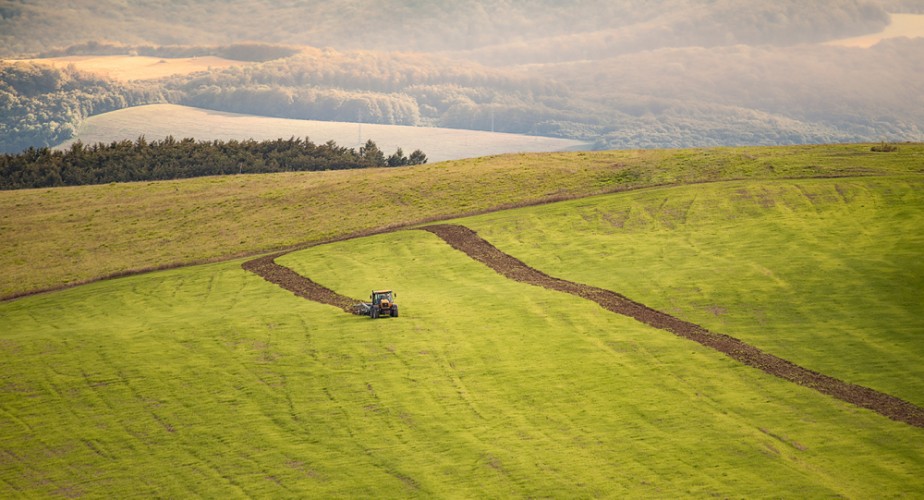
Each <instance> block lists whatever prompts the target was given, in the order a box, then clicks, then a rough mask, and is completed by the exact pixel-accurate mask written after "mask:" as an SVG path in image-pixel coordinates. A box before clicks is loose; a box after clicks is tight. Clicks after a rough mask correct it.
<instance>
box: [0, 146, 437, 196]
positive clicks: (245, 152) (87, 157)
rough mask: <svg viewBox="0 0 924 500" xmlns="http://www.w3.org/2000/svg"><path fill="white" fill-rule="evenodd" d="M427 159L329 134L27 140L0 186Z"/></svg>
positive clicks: (0, 175)
mask: <svg viewBox="0 0 924 500" xmlns="http://www.w3.org/2000/svg"><path fill="white" fill-rule="evenodd" d="M426 162H427V155H426V154H424V153H423V152H422V151H420V150H419V149H418V150H415V151H414V152H413V153H411V154H410V156H406V155H405V154H404V152H403V151H402V150H401V148H398V150H397V151H395V152H394V153H393V154H392V155H390V156H388V157H386V156H385V153H384V152H382V150H380V149H379V148H378V146H377V145H376V144H375V142H373V141H371V140H370V141H367V142H366V144H365V145H364V146H362V147H360V148H359V150H358V151H357V150H355V149H353V148H345V147H341V146H338V145H337V144H336V143H334V142H333V141H328V142H327V143H324V144H320V145H318V144H315V143H313V142H312V141H311V140H309V139H308V138H305V139H299V138H294V137H293V138H290V139H277V140H274V141H259V142H258V141H254V140H246V141H196V140H194V139H192V138H186V139H181V140H176V139H174V138H173V137H167V138H166V139H164V140H162V141H150V142H149V141H147V140H145V139H144V137H139V138H138V139H137V140H135V141H129V140H124V141H118V142H113V143H111V144H93V145H84V144H83V143H81V142H79V141H78V142H76V143H74V144H72V145H71V147H70V148H69V149H67V150H65V151H53V150H50V149H48V148H39V149H35V148H29V149H28V150H26V151H24V152H23V153H20V154H16V155H10V154H4V155H0V189H24V188H37V187H59V186H79V185H86V184H107V183H110V182H133V181H153V180H165V179H185V178H190V177H202V176H207V175H229V174H244V173H247V174H255V173H272V172H296V171H318V170H345V169H356V168H371V167H402V166H406V165H419V164H423V163H426Z"/></svg>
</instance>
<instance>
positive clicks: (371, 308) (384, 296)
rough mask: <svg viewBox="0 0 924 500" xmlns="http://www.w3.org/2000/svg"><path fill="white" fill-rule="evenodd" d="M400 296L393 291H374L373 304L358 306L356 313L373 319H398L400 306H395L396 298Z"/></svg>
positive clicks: (367, 303) (364, 303)
mask: <svg viewBox="0 0 924 500" xmlns="http://www.w3.org/2000/svg"><path fill="white" fill-rule="evenodd" d="M397 296H398V294H397V293H394V292H392V291H391V290H373V291H372V295H371V297H370V298H371V300H372V302H363V303H361V304H356V306H355V308H354V312H355V313H356V314H359V315H362V316H366V315H368V316H369V317H370V318H372V319H376V318H380V317H382V316H391V317H392V318H397V317H398V304H395V297H397Z"/></svg>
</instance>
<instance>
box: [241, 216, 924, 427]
mask: <svg viewBox="0 0 924 500" xmlns="http://www.w3.org/2000/svg"><path fill="white" fill-rule="evenodd" d="M421 229H423V230H425V231H429V232H431V233H433V234H435V235H437V236H439V237H440V238H442V239H443V240H444V241H446V243H448V244H449V245H450V246H452V247H453V248H455V249H457V250H460V251H462V252H464V253H465V254H466V255H468V256H469V257H471V258H472V259H474V260H477V261H478V262H481V263H483V264H485V265H486V266H488V267H490V268H491V269H493V270H495V271H497V272H498V273H499V274H501V275H503V276H505V277H507V278H509V279H512V280H514V281H519V282H522V283H528V284H530V285H535V286H541V287H543V288H547V289H550V290H557V291H560V292H565V293H570V294H572V295H576V296H578V297H581V298H584V299H587V300H591V301H594V302H596V303H597V304H599V305H600V306H602V307H603V308H604V309H607V310H609V311H612V312H615V313H617V314H622V315H625V316H628V317H630V318H634V319H636V320H638V321H640V322H642V323H645V324H646V325H650V326H653V327H655V328H658V329H661V330H665V331H668V332H671V333H673V334H675V335H677V336H679V337H683V338H686V339H689V340H692V341H694V342H697V343H699V344H701V345H704V346H706V347H710V348H712V349H715V350H716V351H719V352H721V353H723V354H725V355H727V356H729V357H731V358H733V359H735V360H737V361H740V362H741V363H744V364H745V365H748V366H752V367H754V368H757V369H760V370H763V371H764V372H766V373H769V374H770V375H774V376H776V377H779V378H782V379H784V380H788V381H790V382H794V383H796V384H799V385H801V386H804V387H808V388H811V389H814V390H816V391H818V392H821V393H823V394H827V395H829V396H833V397H835V398H837V399H840V400H842V401H845V402H847V403H850V404H853V405H856V406H859V407H861V408H866V409H868V410H872V411H875V412H876V413H879V414H881V415H884V416H886V417H888V418H890V419H892V420H897V421H899V422H905V423H907V424H910V425H913V426H915V427H924V408H920V407H918V406H916V405H914V404H912V403H909V402H907V401H904V400H902V399H899V398H896V397H894V396H890V395H888V394H885V393H882V392H879V391H876V390H873V389H870V388H868V387H863V386H859V385H855V384H850V383H847V382H844V381H842V380H839V379H836V378H833V377H829V376H827V375H823V374H821V373H818V372H815V371H812V370H809V369H807V368H803V367H801V366H799V365H796V364H793V363H791V362H789V361H786V360H785V359H782V358H779V357H777V356H774V355H772V354H769V353H766V352H763V351H761V350H760V349H758V348H756V347H754V346H751V345H748V344H746V343H744V342H742V341H741V340H738V339H736V338H734V337H730V336H728V335H724V334H720V333H714V332H711V331H709V330H706V329H705V328H703V327H701V326H699V325H695V324H693V323H690V322H688V321H684V320H681V319H679V318H675V317H673V316H671V315H669V314H667V313H663V312H661V311H656V310H654V309H651V308H650V307H647V306H645V305H643V304H640V303H638V302H635V301H633V300H630V299H628V298H626V297H624V296H622V295H620V294H618V293H616V292H612V291H610V290H604V289H602V288H597V287H593V286H589V285H582V284H580V283H574V282H571V281H567V280H562V279H558V278H553V277H551V276H549V275H547V274H545V273H543V272H541V271H539V270H536V269H533V268H531V267H529V266H527V265H526V264H524V263H523V262H522V261H520V260H519V259H516V258H515V257H512V256H510V255H507V254H505V253H504V252H501V251H500V250H498V249H497V248H496V247H495V246H494V245H491V244H490V243H488V242H487V241H485V240H484V239H482V238H481V237H479V236H478V235H477V234H476V233H475V232H474V231H472V230H471V229H469V228H467V227H464V226H457V225H450V224H437V225H431V226H426V227H423V228H421ZM280 255H283V254H274V255H268V256H264V257H260V258H257V259H254V260H250V261H247V262H245V263H244V264H243V266H242V267H243V268H244V269H246V270H248V271H251V272H253V273H255V274H257V275H259V276H262V277H263V278H264V279H266V280H267V281H269V282H271V283H275V284H277V285H279V286H280V287H282V288H284V289H286V290H289V291H291V292H292V293H294V294H295V295H298V296H299V297H304V298H306V299H309V300H313V301H315V302H320V303H322V304H328V305H332V306H334V307H337V308H340V309H342V310H344V311H345V312H348V313H352V306H353V304H355V303H357V302H359V301H358V300H356V299H352V298H350V297H346V296H344V295H340V294H338V293H336V292H334V291H333V290H330V289H328V288H326V287H324V286H322V285H319V284H317V283H315V282H313V281H311V280H310V279H308V278H306V277H304V276H301V275H299V274H298V273H296V272H295V271H292V270H291V269H289V268H287V267H284V266H281V265H279V264H276V262H275V261H274V260H275V259H276V258H277V257H279V256H280Z"/></svg>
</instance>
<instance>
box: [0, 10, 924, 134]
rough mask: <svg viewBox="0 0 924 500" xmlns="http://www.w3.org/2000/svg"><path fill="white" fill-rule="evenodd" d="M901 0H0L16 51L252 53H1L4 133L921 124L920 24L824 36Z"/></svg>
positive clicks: (913, 130)
mask: <svg viewBox="0 0 924 500" xmlns="http://www.w3.org/2000/svg"><path fill="white" fill-rule="evenodd" d="M890 13H921V14H924V2H920V1H914V0H817V1H812V2H804V1H797V0H783V1H777V2H760V1H744V0H714V1H710V2H702V1H695V0H660V1H656V2H655V1H641V0H615V1H613V0H610V1H604V0H578V1H575V2H568V3H567V4H565V3H561V2H554V1H550V0H506V1H498V2H482V1H475V0H465V1H463V0H458V1H448V2H419V1H414V0H342V1H324V2H321V1H315V0H300V1H295V0H292V1H286V2H277V1H270V0H256V1H240V0H173V1H158V2H153V1H149V0H141V1H136V2H123V1H119V0H99V1H96V2H92V3H90V2H83V1H80V0H62V1H50V0H36V1H31V2H28V3H24V2H19V1H12V0H0V56H3V57H25V56H37V55H46V56H52V55H68V54H69V55H76V54H120V53H121V54H139V55H151V56H153V57H166V58H170V57H191V56H198V55H218V56H221V57H228V58H231V59H236V60H239V61H246V62H247V63H246V64H243V63H242V64H240V65H238V66H234V67H230V68H223V69H222V68H215V69H210V70H209V71H207V72H204V73H196V74H191V75H177V76H173V77H169V78H166V79H163V80H158V81H143V82H142V81H136V82H116V81H105V79H103V80H100V78H99V77H97V76H93V75H87V74H84V73H81V72H80V71H78V69H75V68H59V69H57V70H48V69H43V68H39V67H31V66H28V65H23V64H21V63H20V64H16V65H7V66H5V67H3V68H0V113H2V115H0V116H2V123H0V137H3V140H2V144H0V151H19V150H22V149H23V148H25V147H28V146H44V145H48V146H50V145H54V144H57V143H59V142H61V141H63V140H66V139H68V138H69V137H70V136H71V135H72V134H73V131H74V130H75V124H77V123H79V122H80V121H81V120H83V119H85V118H86V117H87V116H91V115H95V114H99V113H102V112H105V111H110V110H113V109H120V108H123V107H127V106H133V105H138V104H150V103H164V102H167V103H174V104H184V105H189V106H195V107H200V108H205V109H213V110H218V111H229V112H237V113H248V114H257V115H263V116H273V117H280V118H299V119H320V120H341V121H362V122H366V123H381V124H402V125H419V126H441V127H450V128H464V129H474V130H496V131H502V132H513V133H525V134H533V135H544V136H551V137H561V138H568V139H579V140H583V141H590V142H594V143H596V144H597V147H600V148H604V147H615V148H628V147H673V146H709V145H743V144H801V143H819V142H855V141H879V140H893V141H921V140H924V102H922V99H924V98H922V96H924V67H922V65H921V64H920V62H919V61H920V60H921V59H922V58H924V38H895V39H890V40H885V41H883V42H881V43H879V44H878V45H875V46H874V47H871V48H855V47H840V46H836V45H829V44H826V43H824V42H829V41H832V40H838V39H843V38H848V37H854V36H860V35H868V34H873V33H877V32H880V31H882V30H883V29H885V28H886V27H888V26H889V24H890V22H891V15H890ZM922 19H924V18H922ZM82 82H88V83H87V85H84V84H83V83H82Z"/></svg>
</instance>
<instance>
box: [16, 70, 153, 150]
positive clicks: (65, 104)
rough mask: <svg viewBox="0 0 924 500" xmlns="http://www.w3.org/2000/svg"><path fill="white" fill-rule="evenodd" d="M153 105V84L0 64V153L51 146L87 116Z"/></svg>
mask: <svg viewBox="0 0 924 500" xmlns="http://www.w3.org/2000/svg"><path fill="white" fill-rule="evenodd" d="M154 102H164V96H163V94H162V92H161V90H160V89H158V88H157V87H154V86H137V85H135V86H126V85H122V84H119V83H117V82H113V81H110V80H107V79H105V78H101V77H99V76H95V75H92V74H89V73H84V72H80V71H77V70H75V69H74V68H63V69H56V68H51V67H48V66H44V65H39V64H29V63H17V64H0V153H11V152H17V151H22V150H24V149H26V148H28V147H45V146H53V145H55V144H58V143H60V142H62V141H64V140H67V139H69V138H71V137H72V136H73V134H74V131H75V130H76V126H77V124H78V123H79V122H80V121H81V120H83V119H84V118H86V117H88V116H92V115H96V114H100V113H105V112H107V111H113V110H116V109H122V108H125V107H128V106H135V105H138V104H149V103H154Z"/></svg>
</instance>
